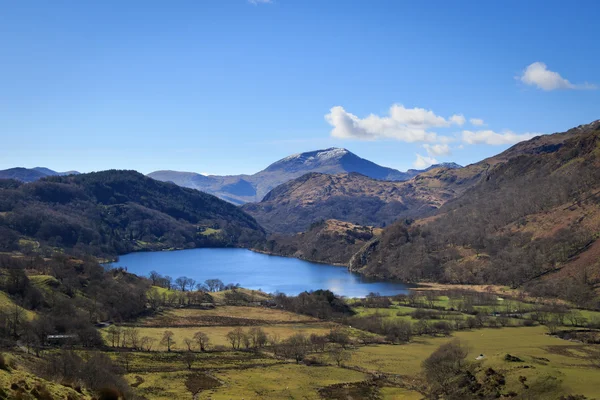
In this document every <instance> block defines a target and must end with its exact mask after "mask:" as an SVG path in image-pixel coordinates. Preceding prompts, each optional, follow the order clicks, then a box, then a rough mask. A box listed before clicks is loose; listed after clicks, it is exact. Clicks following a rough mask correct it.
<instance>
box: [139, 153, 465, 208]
mask: <svg viewBox="0 0 600 400" xmlns="http://www.w3.org/2000/svg"><path fill="white" fill-rule="evenodd" d="M445 166H446V167H447V168H460V165H458V164H455V163H447V164H445ZM435 167H437V166H431V167H429V168H427V169H426V170H423V171H428V170H430V169H432V168H435ZM423 171H422V170H414V169H411V170H408V171H406V172H401V171H398V170H396V169H393V168H387V167H383V166H381V165H378V164H375V163H374V162H372V161H369V160H366V159H364V158H361V157H359V156H357V155H356V154H354V153H352V152H350V151H349V150H347V149H343V148H337V147H331V148H328V149H323V150H315V151H309V152H305V153H298V154H293V155H291V156H288V157H285V158H283V159H281V160H279V161H276V162H274V163H273V164H271V165H269V166H268V167H267V168H265V169H264V170H262V171H260V172H257V173H256V174H253V175H229V176H218V175H209V176H204V175H201V174H197V173H194V172H178V171H155V172H152V173H150V174H148V176H149V177H151V178H154V179H156V180H159V181H167V182H172V183H175V184H177V185H179V186H184V187H189V188H193V189H198V190H201V191H203V192H207V193H210V194H214V195H215V196H217V197H220V198H221V199H223V200H227V201H230V202H232V203H235V204H244V203H248V202H257V201H261V200H262V199H263V197H264V196H265V195H266V194H267V193H268V192H269V191H271V190H272V189H274V188H275V187H277V186H279V185H281V184H283V183H286V182H288V181H290V180H292V179H295V178H298V177H300V176H302V175H304V174H307V173H311V172H319V173H323V174H340V173H353V172H356V173H359V174H362V175H364V176H367V177H369V178H373V179H377V180H384V181H406V180H409V179H411V178H413V177H414V176H416V175H418V174H419V173H421V172H423Z"/></svg>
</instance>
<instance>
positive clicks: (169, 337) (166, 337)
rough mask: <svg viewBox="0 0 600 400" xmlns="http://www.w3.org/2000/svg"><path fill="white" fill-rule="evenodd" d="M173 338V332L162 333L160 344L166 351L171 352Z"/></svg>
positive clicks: (173, 342)
mask: <svg viewBox="0 0 600 400" xmlns="http://www.w3.org/2000/svg"><path fill="white" fill-rule="evenodd" d="M174 336H175V334H174V333H173V331H169V330H167V331H165V332H164V333H163V337H162V340H161V341H160V343H161V344H162V345H164V346H167V351H171V346H173V345H174V344H175V340H174V339H173V337H174Z"/></svg>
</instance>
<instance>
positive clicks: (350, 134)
mask: <svg viewBox="0 0 600 400" xmlns="http://www.w3.org/2000/svg"><path fill="white" fill-rule="evenodd" d="M325 120H326V121H327V122H328V123H329V124H330V125H331V126H333V129H332V130H331V136H333V137H336V138H342V139H360V140H376V139H396V140H400V141H403V142H409V143H412V142H435V141H436V140H437V139H438V136H437V134H436V133H434V132H429V131H428V129H429V128H434V127H438V128H441V127H449V126H451V125H462V124H463V123H464V120H465V119H464V117H463V116H462V115H453V116H451V117H450V118H449V119H446V118H444V117H441V116H439V115H436V114H435V113H434V112H433V111H431V110H426V109H424V108H405V107H404V106H402V105H400V104H394V105H392V106H391V107H390V110H389V115H387V116H382V117H380V116H378V115H374V114H370V115H369V116H367V117H365V118H359V117H357V116H356V115H354V114H351V113H349V112H347V111H346V110H345V109H344V108H343V107H342V106H335V107H332V108H331V110H329V114H327V115H325Z"/></svg>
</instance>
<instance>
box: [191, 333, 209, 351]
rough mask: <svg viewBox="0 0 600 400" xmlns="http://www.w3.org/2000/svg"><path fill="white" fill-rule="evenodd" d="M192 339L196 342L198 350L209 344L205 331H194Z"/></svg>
mask: <svg viewBox="0 0 600 400" xmlns="http://www.w3.org/2000/svg"><path fill="white" fill-rule="evenodd" d="M194 340H195V341H196V343H197V344H198V347H199V348H200V351H206V349H207V348H208V344H209V339H208V335H207V334H206V333H204V332H200V331H198V332H196V333H194Z"/></svg>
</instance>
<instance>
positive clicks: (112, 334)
mask: <svg viewBox="0 0 600 400" xmlns="http://www.w3.org/2000/svg"><path fill="white" fill-rule="evenodd" d="M106 331H107V332H108V337H109V338H110V343H111V346H112V347H115V343H116V345H117V346H118V345H119V342H120V341H121V328H119V327H118V326H116V325H111V326H109V327H108V329H107V330H106Z"/></svg>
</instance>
